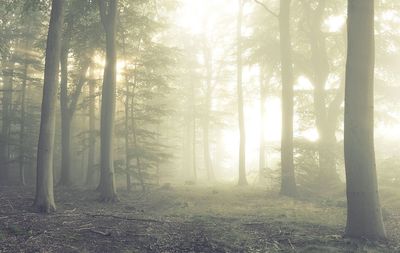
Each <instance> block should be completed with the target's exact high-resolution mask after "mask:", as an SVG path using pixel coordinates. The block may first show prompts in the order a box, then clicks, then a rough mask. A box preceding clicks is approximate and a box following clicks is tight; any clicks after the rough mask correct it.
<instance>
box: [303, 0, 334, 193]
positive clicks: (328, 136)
mask: <svg viewBox="0 0 400 253" xmlns="http://www.w3.org/2000/svg"><path fill="white" fill-rule="evenodd" d="M325 6H326V0H319V1H318V6H317V8H316V9H315V10H312V9H311V6H310V4H309V3H305V8H306V13H307V15H308V16H309V17H310V20H311V22H310V23H311V27H310V28H311V31H310V35H309V39H310V46H311V47H310V48H311V62H312V69H313V75H312V81H313V84H314V113H315V123H316V127H317V130H318V133H319V140H318V156H319V170H320V172H319V173H320V175H319V181H320V182H321V184H323V187H326V186H327V182H337V181H339V177H338V174H337V172H336V154H335V152H336V151H335V149H336V136H335V132H336V126H337V121H338V117H336V118H331V117H329V116H330V115H328V111H329V106H328V105H327V101H326V89H325V86H326V82H327V80H328V77H329V59H328V53H327V47H326V36H325V35H324V33H323V31H322V30H321V29H322V25H323V22H324V13H325ZM338 92H340V91H338ZM332 105H333V104H331V105H330V106H332ZM335 106H339V107H340V104H338V105H336V104H335Z"/></svg>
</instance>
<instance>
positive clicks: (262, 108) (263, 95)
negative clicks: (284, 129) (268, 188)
mask: <svg viewBox="0 0 400 253" xmlns="http://www.w3.org/2000/svg"><path fill="white" fill-rule="evenodd" d="M259 81H260V122H261V124H260V147H259V148H260V153H259V159H258V177H259V182H260V183H263V182H264V181H265V180H264V178H265V174H264V172H265V169H266V162H265V160H266V159H265V151H266V150H265V146H266V143H265V128H266V127H267V125H266V122H265V121H266V111H265V102H266V100H267V89H266V87H265V86H266V84H265V82H266V81H265V76H264V68H263V65H262V64H260V80H259Z"/></svg>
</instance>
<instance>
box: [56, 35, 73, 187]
mask: <svg viewBox="0 0 400 253" xmlns="http://www.w3.org/2000/svg"><path fill="white" fill-rule="evenodd" d="M68 39H69V38H64V43H63V46H62V49H61V61H60V67H61V81H60V109H61V177H60V181H59V184H60V185H62V186H70V185H71V183H72V182H71V171H70V170H71V165H70V163H71V147H70V142H71V115H70V112H69V109H68V51H69V49H68V44H69V43H68V42H66V41H67V40H68Z"/></svg>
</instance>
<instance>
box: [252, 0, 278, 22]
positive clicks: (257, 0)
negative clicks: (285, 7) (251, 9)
mask: <svg viewBox="0 0 400 253" xmlns="http://www.w3.org/2000/svg"><path fill="white" fill-rule="evenodd" d="M254 2H256V3H257V4H259V5H261V6H262V7H263V8H264V9H265V10H266V11H267V12H268V13H269V14H271V15H272V16H274V17H276V18H279V15H278V14H276V13H275V12H273V11H272V10H271V9H270V8H268V6H266V5H265V4H264V3H262V2H260V1H259V0H254Z"/></svg>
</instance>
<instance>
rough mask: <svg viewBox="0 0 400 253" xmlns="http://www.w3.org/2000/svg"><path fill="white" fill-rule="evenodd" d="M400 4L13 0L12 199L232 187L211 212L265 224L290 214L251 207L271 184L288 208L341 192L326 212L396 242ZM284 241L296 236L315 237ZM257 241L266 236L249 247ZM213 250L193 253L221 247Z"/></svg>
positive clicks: (52, 205)
mask: <svg viewBox="0 0 400 253" xmlns="http://www.w3.org/2000/svg"><path fill="white" fill-rule="evenodd" d="M398 5H399V3H397V1H389V0H375V1H374V0H348V1H344V0H343V1H342V0H340V1H328V0H310V1H303V0H280V1H277V0H264V1H262V0H256V1H251V0H207V1H195V0H156V1H137V0H134V1H127V0H97V1H82V0H52V1H11V0H2V3H1V5H0V17H1V18H0V27H1V29H0V35H1V36H0V57H1V68H2V74H1V77H0V78H1V79H0V80H1V84H2V88H1V90H0V91H1V94H0V96H1V98H2V99H1V113H2V114H1V115H2V116H1V143H0V163H1V166H0V185H1V188H0V189H1V190H2V192H3V194H2V195H1V196H4V197H5V198H6V199H7V198H8V201H9V202H10V203H11V205H13V204H12V203H13V198H14V197H12V196H14V195H13V194H14V193H15V192H18V193H21V194H28V193H33V192H35V195H34V196H33V195H32V197H34V200H33V201H31V200H29V199H25V200H24V202H23V203H28V202H29V203H30V204H33V207H32V208H29V209H27V210H26V212H28V213H31V212H34V213H36V212H38V213H45V214H51V213H54V212H56V213H59V212H60V211H59V210H57V209H56V206H57V205H58V204H59V203H60V204H61V205H62V210H65V206H64V204H65V203H64V204H63V200H65V199H66V197H65V193H67V192H75V193H76V192H81V193H82V194H84V195H85V196H86V195H88V196H93V197H95V198H96V199H95V200H94V199H93V200H91V201H93V204H90V202H88V203H87V204H88V205H89V206H91V208H94V206H96V205H98V202H100V203H102V204H101V205H102V206H103V207H104V208H105V209H106V210H107V208H111V209H112V208H113V207H116V206H118V205H123V204H124V203H131V202H130V201H133V200H132V199H131V198H135V197H137V196H143V194H144V195H146V194H148V195H149V196H152V197H149V198H148V202H147V204H149V203H153V202H152V201H155V199H157V198H158V196H164V197H165V198H171V199H172V200H173V199H175V200H178V199H180V198H184V199H185V201H186V202H184V203H189V202H190V201H189V200H186V198H188V199H193V202H194V203H196V202H201V201H203V197H204V196H208V195H207V194H209V189H212V190H211V192H212V194H214V195H215V194H221V195H223V194H225V193H226V197H227V199H226V206H225V207H224V209H223V210H224V211H221V210H220V209H218V208H217V207H215V206H214V204H215V202H213V200H214V199H213V198H212V197H211V199H208V198H209V197H204V198H206V199H207V201H209V202H206V203H204V205H205V206H202V207H201V208H205V207H207V206H209V208H210V210H214V209H213V208H215V210H214V211H215V212H216V213H218V215H220V216H221V217H225V216H227V217H230V216H229V215H233V214H229V211H228V213H225V210H226V209H230V208H232V210H233V211H232V212H234V213H235V214H236V211H238V213H237V214H238V215H245V216H246V214H248V215H249V216H250V217H253V219H254V220H257V221H259V222H264V223H267V224H276V223H274V222H276V220H274V218H273V217H272V216H271V217H272V218H271V217H270V216H268V217H269V218H268V219H265V217H264V219H263V217H259V216H258V215H266V214H262V213H259V212H257V214H256V215H255V216H252V215H254V214H253V211H255V210H240V212H239V210H236V209H235V204H234V203H235V201H236V197H238V196H240V194H243V195H242V196H249V198H250V199H249V205H251V204H250V203H252V201H251V200H252V198H253V197H254V200H256V199H260V198H264V197H263V195H259V193H260V192H267V193H266V194H265V198H266V199H267V200H268V199H269V197H267V196H269V194H276V198H273V199H271V201H272V203H277V205H278V203H280V201H281V200H282V199H283V201H287V202H285V203H291V201H300V202H299V203H297V202H295V204H294V207H291V208H294V209H296V208H300V209H301V208H302V207H301V205H304V203H308V202H310V203H316V204H315V205H316V206H318V208H322V206H321V205H320V204H321V203H325V202H324V201H334V202H335V201H337V203H342V202H343V203H345V204H344V205H341V204H340V205H339V206H338V208H339V210H336V209H335V210H333V209H332V210H331V209H330V210H328V212H329V213H331V214H332V213H335V214H337V212H342V211H343V212H342V214H341V216H340V215H338V216H340V217H342V216H343V218H346V220H347V223H344V222H343V220H340V218H338V220H337V223H338V224H341V226H342V227H339V228H335V229H336V230H339V231H340V232H337V233H342V234H343V235H344V236H345V237H346V238H352V239H367V240H368V241H380V242H382V241H385V242H389V246H382V247H383V248H378V250H388V252H393V250H395V249H396V247H397V246H395V245H398V239H400V236H398V235H397V233H396V232H395V231H397V230H396V229H394V228H393V226H391V225H389V229H388V232H386V230H385V226H384V223H385V224H386V223H387V222H389V223H390V220H387V218H386V216H388V217H392V221H393V224H400V221H399V219H398V217H400V216H399V215H398V214H399V213H398V209H397V211H396V208H397V207H400V192H399V190H398V189H399V188H398V187H399V177H400V170H399V168H398V165H399V163H400V159H399V156H398V154H399V152H400V150H399V149H398V145H397V144H398V141H399V140H400V135H399V133H400V132H399V130H400V123H399V119H400V115H399V112H398V99H397V98H398V96H399V95H400V92H399V88H398V84H397V83H398V80H399V76H398V73H399V71H398V66H399V59H400V55H399V43H398V41H399V40H398V38H399V34H398V33H397V29H396V28H397V27H398V26H399V23H400V19H399V13H398V9H399V7H400V6H398ZM16 186H22V187H18V190H15V189H16V188H15V187H16ZM32 189H35V190H32ZM170 191H172V192H173V194H172V193H171V195H169V194H170ZM230 191H231V192H232V193H231V194H230V193H229V192H230ZM237 191H238V192H237ZM10 192H13V193H12V194H11V193H10ZM58 192H59V193H60V192H61V193H60V202H59V201H55V200H57V193H58ZM165 192H168V194H167V195H168V196H166V195H163V194H166V193H165ZM121 194H122V198H121ZM204 194H205V195H204ZM235 194H239V195H235ZM203 195H204V196H203ZM146 196H147V195H146ZM224 196H225V195H224ZM250 196H251V197H250ZM255 196H257V197H255ZM380 196H382V197H380ZM231 197H232V199H230V198H231ZM215 201H216V199H215ZM241 201H244V203H242V205H244V206H246V203H245V202H246V200H243V199H242V200H241ZM155 202H157V201H155ZM161 202H162V201H161ZM94 203H96V204H94ZM121 203H122V204H121ZM133 203H136V202H135V201H133ZM223 203H224V200H222V202H221V203H219V204H221V205H222V204H223ZM296 203H297V204H298V206H296V205H297V204H296ZM335 203H336V202H335ZM397 204H398V205H397ZM138 205H144V206H146V201H144V202H140V204H138V203H136V204H133V206H136V208H138V209H139V208H141V206H138ZM184 205H186V204H184ZM195 206H196V205H195ZM382 206H383V209H382ZM187 207H190V204H187V206H186V207H185V208H187ZM77 208H79V207H78V206H77ZM159 208H161V207H159ZM248 208H249V209H251V208H250V207H248ZM280 208H281V209H279V211H277V212H278V213H285V212H286V211H287V210H288V209H286V207H284V206H282V207H280ZM335 208H336V207H335ZM0 209H1V206H0ZM111 209H110V210H111ZM155 209H156V211H157V212H159V211H160V212H162V213H159V215H161V216H163V217H164V216H165V215H166V216H165V217H169V216H168V215H167V214H166V213H164V211H163V210H161V209H160V210H158V209H157V208H155ZM4 210H5V209H4ZM4 210H3V211H4ZM13 210H14V208H13ZM24 210H25V209H24ZM73 210H75V209H73ZM173 210H175V209H173ZM190 210H191V211H190V212H189V211H188V213H189V214H190V213H196V212H201V211H200V210H203V209H196V208H193V209H190ZM285 210H286V211H285ZM382 210H383V211H382ZM175 211H176V212H177V213H179V214H180V215H181V216H179V215H177V216H178V217H180V218H181V217H183V216H185V214H183V213H180V211H177V210H175ZM214 211H212V212H214ZM220 211H221V212H222V213H219V212H220ZM23 212H25V211H23ZM77 212H79V214H82V212H81V210H80V209H79V210H78V211H77ZM110 212H111V211H110ZM117 212H118V211H117ZM143 212H145V211H143ZM145 213H146V212H145ZM3 214H4V215H3V216H4V217H7V219H8V217H9V215H11V213H10V212H8V211H7V212H6V211H4V212H3ZM24 214H25V213H24ZM114 214H115V213H114ZM114 214H112V216H115V215H114ZM146 214H147V215H149V216H151V212H150V213H146ZM345 214H346V215H345ZM91 215H92V216H91V217H97V216H96V215H99V214H93V213H91ZM101 215H103V216H104V213H101ZM271 215H272V214H271ZM299 215H300V216H301V211H299ZM0 218H1V217H0ZM275 218H276V217H275ZM384 218H385V219H384ZM5 219H6V218H5ZM210 219H211V218H210ZM306 219H308V218H304V217H303V218H302V220H301V221H302V222H305V221H306ZM100 220H101V218H96V219H94V221H93V222H98V221H100ZM2 221H3V220H2V219H0V222H2ZM384 221H385V222H384ZM397 221H399V223H397ZM176 222H178V223H179V222H180V221H176ZM218 222H220V220H219V221H218ZM218 222H217V223H218ZM286 222H287V223H288V224H291V225H292V226H296V225H293V224H296V222H295V221H293V222H292V221H290V218H288V219H287V221H286ZM326 222H327V223H329V222H333V220H331V221H329V218H327V221H326ZM333 223H334V222H333ZM7 224H8V223H7ZM320 224H321V223H320ZM323 224H324V223H323V222H322V224H321V225H323ZM3 225H5V223H3ZM7 226H8V225H7ZM327 226H328V227H329V226H330V225H327ZM302 229H303V230H304V229H305V228H304V227H302ZM189 230H190V229H189ZM239 230H240V229H239ZM91 231H92V232H93V231H94V233H97V234H99V233H98V232H99V230H96V229H92V230H91ZM190 231H192V230H190ZM255 231H258V230H255ZM260 231H264V232H265V230H260ZM300 231H302V230H301V229H300ZM204 233H205V234H207V233H206V232H204ZM260 233H262V232H260ZM1 235H2V230H1V228H0V238H2V237H1ZM100 235H102V233H100ZM103 236H104V235H103ZM5 238H6V237H5ZM287 238H289V239H288V242H285V243H282V245H281V246H282V248H281V249H282V250H284V251H285V250H287V251H288V252H290V251H289V248H292V250H295V249H296V247H299V249H302V248H301V247H302V246H301V243H300V242H295V243H294V245H293V244H292V242H291V241H290V238H291V237H290V236H288V237H287ZM189 240H195V239H193V238H192V237H191V239H189ZM240 240H244V239H238V241H240ZM271 240H272V239H271ZM340 240H344V239H343V238H337V239H335V240H332V241H331V244H334V242H337V241H340ZM272 241H273V240H272ZM306 241H307V240H306ZM134 242H135V241H134V240H133V241H132V243H134ZM148 243H149V245H152V244H151V243H150V242H148ZM296 243H297V244H296ZM200 244H201V243H200ZM254 244H255V246H254V247H255V248H257V249H260V250H268V249H269V248H268V247H269V246H268V245H267V246H265V247H266V248H263V247H261V246H260V245H257V243H255V242H253V241H252V242H251V243H249V245H248V246H243V247H244V248H241V249H242V250H244V251H246V252H252V250H251V249H252V246H251V245H254ZM328 244H329V243H328ZM76 245H78V244H76ZM79 245H81V244H79ZM121 245H122V246H121V247H122V248H123V244H121ZM127 245H128V244H127ZM155 245H156V244H155ZM201 245H203V244H201ZM210 245H211V244H210ZM329 245H330V244H329ZM125 246H126V245H125ZM158 246H160V245H158ZM158 246H157V247H158ZM219 246H221V245H219ZM231 246H232V247H234V246H235V245H231ZM342 246H343V245H342ZM342 246H340V245H339V246H338V245H336V246H332V247H337V248H336V249H337V250H339V248H340V247H342ZM11 247H12V246H10V248H5V250H6V251H7V250H10V249H11ZM79 247H80V246H78V249H81V248H79ZM126 247H127V246H126ZM154 247H155V248H156V250H155V252H158V251H160V252H163V251H162V249H161V246H160V247H158V248H157V247H156V246H154ZM202 247H203V248H201V249H200V248H193V249H192V248H190V249H189V248H185V249H181V250H182V251H190V250H192V251H194V252H216V251H215V250H216V248H207V247H208V246H207V247H206V246H204V245H203V246H202ZM210 247H211V246H210ZM238 247H239V246H238ZM346 247H348V246H343V248H341V249H343V250H345V249H347V250H349V249H348V248H346ZM372 247H375V246H372ZM377 247H378V246H377ZM379 247H380V246H379ZM122 248H118V250H115V251H120V250H121V249H122ZM172 248H173V250H177V252H179V250H178V248H176V247H175V248H174V247H172ZM43 249H45V247H44V248H43ZM105 249H106V248H101V249H100V248H96V249H90V251H96V252H97V251H99V250H105ZM107 249H108V248H107ZM218 249H219V248H218ZM221 249H222V250H223V252H235V249H236V250H238V249H239V248H229V247H228V246H227V245H223V246H221ZM397 249H398V248H397ZM108 250H110V249H108ZM137 250H138V251H143V252H146V251H145V250H143V249H142V248H140V247H139V248H137ZM304 250H305V249H304ZM320 250H321V251H318V250H317V251H315V252H326V249H325V250H323V249H322V248H320ZM0 251H1V248H0ZM111 251H113V250H111ZM174 252H175V251H174ZM267 252H268V251H267ZM272 252H274V251H272ZM285 252H286V251H285Z"/></svg>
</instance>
